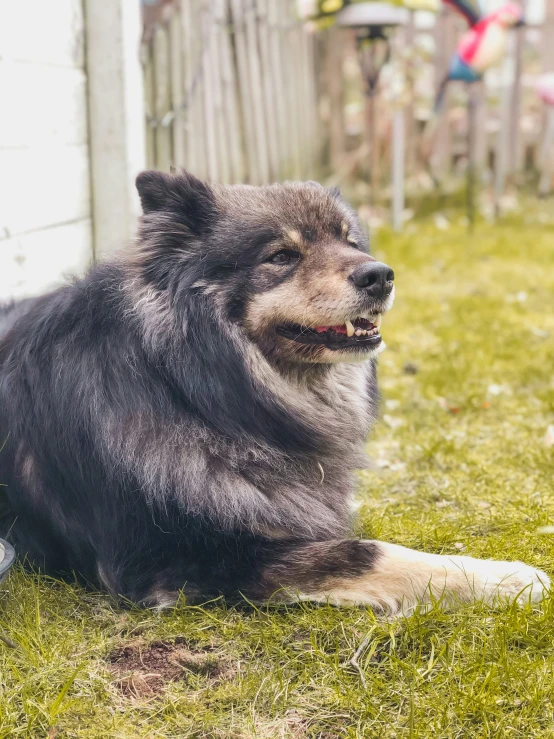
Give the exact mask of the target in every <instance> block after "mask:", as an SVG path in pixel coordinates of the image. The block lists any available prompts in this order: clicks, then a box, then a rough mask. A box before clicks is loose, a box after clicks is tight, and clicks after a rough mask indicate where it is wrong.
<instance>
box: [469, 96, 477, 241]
mask: <svg viewBox="0 0 554 739" xmlns="http://www.w3.org/2000/svg"><path fill="white" fill-rule="evenodd" d="M477 104H478V101H477V96H476V91H475V88H474V84H469V85H468V97H467V220H468V228H469V231H470V232H471V231H473V227H474V225H475V141H476V133H477V132H476V123H477Z"/></svg>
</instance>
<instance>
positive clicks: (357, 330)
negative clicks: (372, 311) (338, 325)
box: [354, 328, 363, 336]
mask: <svg viewBox="0 0 554 739" xmlns="http://www.w3.org/2000/svg"><path fill="white" fill-rule="evenodd" d="M354 333H355V334H356V336H361V335H362V334H363V331H362V329H361V328H357V329H356V330H355V331H354Z"/></svg>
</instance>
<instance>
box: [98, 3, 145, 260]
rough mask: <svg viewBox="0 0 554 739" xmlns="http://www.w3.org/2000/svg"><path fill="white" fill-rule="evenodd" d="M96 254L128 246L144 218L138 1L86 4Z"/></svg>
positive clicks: (143, 146)
mask: <svg viewBox="0 0 554 739" xmlns="http://www.w3.org/2000/svg"><path fill="white" fill-rule="evenodd" d="M84 6H85V18H86V43H87V75H88V105H89V126H90V131H89V142H90V143H89V146H90V161H91V180H92V214H93V232H94V253H95V256H96V257H99V256H101V255H102V254H106V253H109V252H111V251H114V250H116V249H118V248H119V247H121V246H123V245H124V244H125V243H126V242H127V241H129V239H130V238H131V237H132V236H133V234H134V231H135V226H136V218H137V214H138V213H139V212H140V206H139V200H138V196H137V194H136V190H135V185H134V179H135V177H136V175H137V173H138V172H139V171H140V170H141V169H144V166H145V148H146V147H145V132H144V121H145V113H144V99H143V98H144V95H143V80H142V72H141V64H140V37H141V18H140V5H139V3H138V2H137V0H111V1H110V2H109V3H107V2H105V0H85V3H84Z"/></svg>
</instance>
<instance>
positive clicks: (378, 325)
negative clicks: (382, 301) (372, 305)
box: [371, 313, 383, 328]
mask: <svg viewBox="0 0 554 739" xmlns="http://www.w3.org/2000/svg"><path fill="white" fill-rule="evenodd" d="M382 320H383V316H382V315H381V313H379V314H378V315H376V316H375V320H374V321H372V322H371V323H373V324H374V325H375V326H376V328H381V321H382Z"/></svg>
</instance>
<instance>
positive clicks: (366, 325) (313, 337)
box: [277, 313, 383, 350]
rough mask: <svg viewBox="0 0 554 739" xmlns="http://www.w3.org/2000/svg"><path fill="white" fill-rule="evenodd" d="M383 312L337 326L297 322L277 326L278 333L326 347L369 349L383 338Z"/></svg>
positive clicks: (300, 342)
mask: <svg viewBox="0 0 554 739" xmlns="http://www.w3.org/2000/svg"><path fill="white" fill-rule="evenodd" d="M380 327H381V314H380V313H378V314H377V315H375V316H370V317H369V318H355V319H354V320H353V321H346V322H345V323H341V324H338V325H336V326H310V327H308V326H302V325H300V324H297V323H290V324H284V325H281V326H277V333H279V334H280V335H281V336H284V337H285V338H286V339H290V340H291V341H297V342H298V343H299V344H318V345H323V346H325V348H326V349H332V350H345V349H348V350H350V349H353V350H356V349H364V348H365V349H369V348H370V347H372V346H377V345H378V344H380V343H381V341H382V340H383V339H382V337H381V334H380V333H379V329H380Z"/></svg>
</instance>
